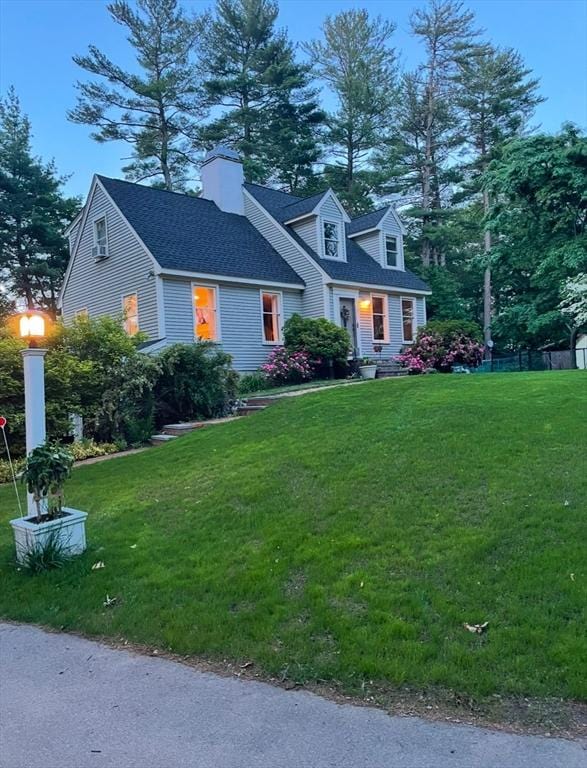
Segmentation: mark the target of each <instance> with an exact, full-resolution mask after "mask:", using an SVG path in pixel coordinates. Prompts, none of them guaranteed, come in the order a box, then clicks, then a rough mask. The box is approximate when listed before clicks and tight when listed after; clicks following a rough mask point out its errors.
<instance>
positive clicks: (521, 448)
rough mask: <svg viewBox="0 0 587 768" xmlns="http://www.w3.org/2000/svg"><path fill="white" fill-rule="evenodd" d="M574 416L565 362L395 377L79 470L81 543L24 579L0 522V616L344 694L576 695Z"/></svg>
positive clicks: (585, 387) (580, 561) (581, 387)
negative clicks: (319, 683)
mask: <svg viewBox="0 0 587 768" xmlns="http://www.w3.org/2000/svg"><path fill="white" fill-rule="evenodd" d="M586 416H587V376H586V375H585V373H584V372H581V371H563V372H549V373H535V374H532V373H530V374H487V375H483V376H482V375H479V376H430V377H413V378H412V377H409V378H404V379H397V380H382V381H374V382H371V383H365V384H363V385H362V386H360V387H359V386H357V387H339V388H335V389H332V390H328V389H327V390H325V391H322V392H318V393H315V394H309V395H305V396H303V397H296V398H287V399H286V401H281V402H279V403H278V404H276V405H273V406H271V407H270V408H269V409H267V410H266V411H264V412H263V413H260V414H256V415H254V416H250V417H247V418H245V419H240V420H239V421H235V422H232V423H228V424H225V425H220V426H217V427H216V428H215V429H210V430H200V431H198V432H195V433H192V434H191V435H188V436H186V437H183V438H180V439H178V440H176V441H175V442H173V443H171V444H168V445H165V446H163V447H161V448H157V449H154V450H152V451H147V452H144V453H140V454H136V455H133V456H129V457H126V458H120V459H112V460H111V461H107V462H104V463H101V464H96V465H93V466H88V467H82V468H79V469H76V470H75V472H74V477H73V479H72V481H71V482H70V485H69V488H68V495H67V502H68V503H69V504H70V505H71V506H75V507H78V508H80V509H84V510H87V511H88V512H89V513H90V517H89V522H88V534H89V540H90V542H91V550H90V551H89V552H88V553H87V555H85V556H84V557H82V558H80V559H79V560H78V561H77V562H76V563H73V564H70V565H69V566H68V567H67V568H66V569H64V570H63V571H57V572H52V573H48V574H44V575H42V576H36V577H32V576H28V575H27V574H25V573H23V572H21V571H17V570H16V569H15V568H14V566H12V565H11V564H10V562H9V561H10V560H11V558H12V556H13V552H12V547H13V544H12V533H11V530H10V528H9V527H8V525H6V524H4V525H2V526H1V527H0V559H1V560H0V563H1V564H0V568H1V574H0V575H1V579H2V589H1V592H0V615H1V616H3V617H6V618H10V619H14V620H19V621H31V622H38V623H40V624H45V625H49V626H52V627H57V628H63V629H65V630H79V631H81V632H84V633H87V634H89V635H103V636H109V637H113V638H120V637H123V638H126V639H128V640H129V641H133V642H137V643H142V644H147V645H150V646H157V647H159V648H162V649H170V650H172V651H174V652H177V653H179V654H189V655H194V656H201V657H206V658H208V659H212V660H223V659H229V660H234V661H237V662H239V663H244V662H253V663H254V669H255V670H257V671H259V672H260V673H261V674H263V675H274V676H278V677H280V678H287V679H290V680H295V681H301V682H304V681H316V680H323V681H332V682H335V683H336V685H338V686H339V688H340V689H341V690H344V691H360V690H361V688H362V687H363V686H364V685H367V686H371V685H373V686H377V685H380V686H387V685H395V686H397V685H407V686H410V687H412V688H414V689H417V690H420V689H426V690H434V689H437V690H439V691H440V690H447V689H448V690H451V691H454V692H456V693H458V695H459V696H462V695H470V696H474V697H480V698H483V697H490V696H492V695H494V694H499V695H502V696H533V697H562V698H565V699H580V698H583V699H584V698H587V633H586V632H585V626H586V622H585V619H586V614H585V606H586V605H587V556H586V550H585V543H586V541H587V515H586V511H587V459H586V446H587V418H586ZM0 506H1V509H2V516H3V519H4V520H5V521H7V520H8V519H9V518H10V517H13V516H14V514H15V503H14V498H13V491H12V489H11V488H10V486H3V487H2V488H0ZM96 560H102V561H104V563H105V568H104V569H102V570H96V571H92V570H91V565H92V564H93V563H94V562H95V561H96ZM106 594H108V595H109V596H110V597H116V598H117V602H116V603H115V604H114V605H113V606H112V607H110V608H105V607H104V605H103V602H104V600H105V597H106ZM484 621H489V629H488V631H487V632H486V633H485V634H483V635H474V634H471V633H469V632H468V631H466V630H465V629H464V628H463V623H464V622H469V623H480V622H484ZM371 681H372V682H371Z"/></svg>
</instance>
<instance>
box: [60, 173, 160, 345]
mask: <svg viewBox="0 0 587 768" xmlns="http://www.w3.org/2000/svg"><path fill="white" fill-rule="evenodd" d="M102 216H106V231H107V237H108V253H109V255H108V257H107V258H106V259H103V260H102V261H99V262H96V259H95V258H94V256H92V247H93V245H94V221H95V219H97V218H100V217H102ZM153 269H154V266H153V261H152V260H151V258H150V257H149V255H148V254H147V252H146V251H145V250H144V248H143V247H142V246H141V244H140V243H139V241H138V239H137V237H136V235H135V234H134V233H133V231H132V229H131V228H130V226H129V225H128V224H127V223H126V221H125V220H124V219H123V217H122V216H121V215H120V213H118V211H117V209H116V208H115V207H114V205H113V204H112V203H111V202H110V200H109V199H108V197H107V195H106V194H105V193H104V191H103V190H102V189H101V188H100V186H99V185H97V186H96V188H95V192H94V195H93V197H92V199H91V200H90V202H89V210H88V215H87V217H86V219H85V223H84V226H83V230H82V231H81V236H80V239H79V245H78V248H77V250H76V252H75V254H74V261H73V264H72V268H71V272H70V275H69V279H68V281H67V284H66V286H65V289H64V291H63V294H62V311H63V319H64V322H65V323H68V322H70V321H71V320H73V318H74V317H75V314H76V312H79V310H80V309H87V311H88V314H89V315H90V317H101V316H103V315H111V316H113V317H118V316H121V315H122V297H123V296H125V295H127V294H131V293H136V294H138V311H139V329H140V330H141V331H144V332H145V333H146V334H147V335H148V337H149V338H150V339H153V340H154V339H157V338H158V322H157V291H156V278H155V277H154V276H153V275H152V274H151V275H150V274H149V273H150V272H152V270H153Z"/></svg>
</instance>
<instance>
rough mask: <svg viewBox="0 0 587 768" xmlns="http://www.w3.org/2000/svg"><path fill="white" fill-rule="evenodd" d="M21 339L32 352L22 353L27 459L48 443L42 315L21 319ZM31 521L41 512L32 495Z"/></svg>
mask: <svg viewBox="0 0 587 768" xmlns="http://www.w3.org/2000/svg"><path fill="white" fill-rule="evenodd" d="M19 330H20V337H21V338H22V339H24V340H25V341H28V343H29V346H28V349H23V350H22V357H23V363H24V412H25V424H26V452H27V455H28V454H29V453H30V452H31V451H32V450H33V449H34V448H36V447H37V446H38V445H41V443H44V442H45V438H46V434H47V433H46V425H45V355H46V354H47V350H46V349H40V348H39V347H38V346H37V344H38V342H39V341H41V340H42V339H44V338H45V335H46V332H45V318H44V316H43V315H42V314H41V313H40V312H36V311H35V310H29V311H27V312H25V313H24V314H22V315H21V316H20V321H19ZM27 509H28V514H29V517H31V516H33V515H36V514H37V510H36V507H35V503H34V501H33V497H32V495H31V494H30V493H29V494H28V495H27Z"/></svg>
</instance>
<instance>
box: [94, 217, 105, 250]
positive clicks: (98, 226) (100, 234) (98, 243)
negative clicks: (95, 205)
mask: <svg viewBox="0 0 587 768" xmlns="http://www.w3.org/2000/svg"><path fill="white" fill-rule="evenodd" d="M92 254H93V255H94V256H95V257H96V259H103V258H105V257H106V256H108V234H107V232H106V217H105V216H103V217H102V218H101V219H96V221H95V222H94V247H93V249H92Z"/></svg>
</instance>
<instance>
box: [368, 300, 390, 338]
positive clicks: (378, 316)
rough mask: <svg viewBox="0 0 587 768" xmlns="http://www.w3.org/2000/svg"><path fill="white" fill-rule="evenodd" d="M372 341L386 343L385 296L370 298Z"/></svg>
mask: <svg viewBox="0 0 587 768" xmlns="http://www.w3.org/2000/svg"><path fill="white" fill-rule="evenodd" d="M371 305H372V307H373V310H372V313H371V315H372V322H373V341H388V327H389V323H388V320H387V296H376V295H374V294H373V295H372V296H371Z"/></svg>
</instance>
